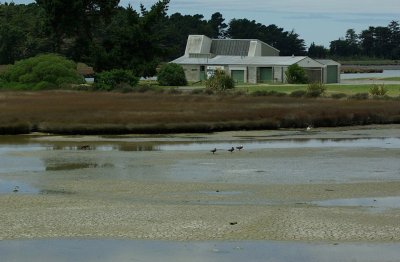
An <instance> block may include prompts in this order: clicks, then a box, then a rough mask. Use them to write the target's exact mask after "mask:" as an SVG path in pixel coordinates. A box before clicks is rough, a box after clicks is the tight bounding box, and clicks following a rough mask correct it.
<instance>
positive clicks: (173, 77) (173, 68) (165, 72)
mask: <svg viewBox="0 0 400 262" xmlns="http://www.w3.org/2000/svg"><path fill="white" fill-rule="evenodd" d="M157 80H158V83H159V84H160V85H161V86H186V85H187V80H186V76H185V71H184V70H183V68H182V66H180V65H178V64H174V63H169V64H165V65H163V66H162V67H161V68H160V71H159V72H158V74H157Z"/></svg>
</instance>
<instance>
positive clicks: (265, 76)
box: [260, 67, 273, 83]
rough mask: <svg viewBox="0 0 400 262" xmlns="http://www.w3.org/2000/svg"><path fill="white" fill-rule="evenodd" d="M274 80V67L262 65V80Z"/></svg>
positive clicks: (262, 81)
mask: <svg viewBox="0 0 400 262" xmlns="http://www.w3.org/2000/svg"><path fill="white" fill-rule="evenodd" d="M272 80H273V77H272V67H260V82H261V83H270V82H272Z"/></svg>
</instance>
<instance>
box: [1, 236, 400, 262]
mask: <svg viewBox="0 0 400 262" xmlns="http://www.w3.org/2000/svg"><path fill="white" fill-rule="evenodd" d="M21 250H23V251H24V252H21ZM399 250H400V244H357V243H354V244H352V243H351V244H349V243H346V244H338V243H334V244H312V243H311V244H307V243H294V242H272V241H229V242H214V241H208V242H171V241H134V240H132V241H128V240H127V241H122V240H34V241H1V242H0V254H1V256H2V259H1V260H2V261H3V262H11V261H31V262H37V261H40V262H42V261H58V262H63V261H76V262H80V261H82V262H83V261H84V262H91V261H99V262H102V261H165V262H169V261H171V262H172V261H173V262H176V261H191V262H197V261H199V262H200V261H201V262H204V261H208V262H214V261H215V262H216V261H218V262H224V261H229V262H236V261H237V262H242V261H253V262H258V261H263V262H265V261H267V262H268V261H271V262H272V261H273V262H314V261H315V262H317V261H318V262H334V261H335V262H336V261H341V262H354V261H364V262H365V261H380V262H389V261H399Z"/></svg>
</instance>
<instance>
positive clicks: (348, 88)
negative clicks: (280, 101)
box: [236, 79, 400, 97]
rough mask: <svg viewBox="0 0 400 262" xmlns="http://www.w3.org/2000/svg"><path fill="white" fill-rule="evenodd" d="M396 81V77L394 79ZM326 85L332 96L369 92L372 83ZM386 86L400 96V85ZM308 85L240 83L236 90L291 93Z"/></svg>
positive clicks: (328, 94)
mask: <svg viewBox="0 0 400 262" xmlns="http://www.w3.org/2000/svg"><path fill="white" fill-rule="evenodd" d="M392 81H395V79H392ZM325 86H326V95H327V96H330V95H331V94H335V93H343V94H346V95H348V96H351V95H355V94H357V93H368V92H369V90H370V88H371V86H372V85H340V84H339V85H338V84H332V85H325ZM385 88H386V89H387V90H388V93H387V95H388V96H391V97H398V96H400V85H396V84H394V85H385ZM306 89H307V85H268V84H265V85H263V84H257V85H239V86H237V87H236V90H238V91H242V92H246V93H249V94H252V93H254V92H258V91H265V92H271V91H275V92H280V93H285V94H290V93H292V92H293V91H297V90H304V91H305V90H306Z"/></svg>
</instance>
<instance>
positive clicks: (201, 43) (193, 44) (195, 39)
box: [185, 35, 212, 56]
mask: <svg viewBox="0 0 400 262" xmlns="http://www.w3.org/2000/svg"><path fill="white" fill-rule="evenodd" d="M211 42H212V40H211V39H210V38H208V37H207V36H205V35H189V37H188V40H187V43H186V50H185V56H189V54H208V53H210V49H211Z"/></svg>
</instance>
